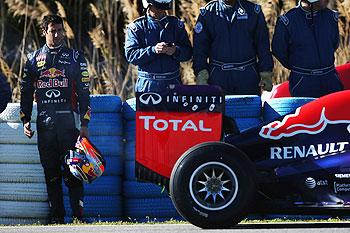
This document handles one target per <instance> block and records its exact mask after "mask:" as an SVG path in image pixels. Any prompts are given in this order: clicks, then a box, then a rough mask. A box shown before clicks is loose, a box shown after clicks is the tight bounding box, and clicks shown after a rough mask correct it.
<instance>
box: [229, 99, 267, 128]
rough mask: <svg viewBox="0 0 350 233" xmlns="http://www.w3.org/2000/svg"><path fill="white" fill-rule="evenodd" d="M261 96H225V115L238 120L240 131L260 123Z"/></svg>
mask: <svg viewBox="0 0 350 233" xmlns="http://www.w3.org/2000/svg"><path fill="white" fill-rule="evenodd" d="M261 106H262V104H261V98H260V96H257V95H227V96H225V115H226V116H227V117H230V118H233V119H235V121H236V124H237V126H238V129H239V131H243V130H246V129H249V128H251V127H254V126H257V125H259V124H260V123H261V122H262V120H261V111H262V110H261Z"/></svg>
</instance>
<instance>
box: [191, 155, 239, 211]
mask: <svg viewBox="0 0 350 233" xmlns="http://www.w3.org/2000/svg"><path fill="white" fill-rule="evenodd" d="M189 189H190V194H191V197H192V199H193V200H194V201H195V202H196V203H197V204H198V205H199V206H200V207H202V208H204V209H207V210H221V209H224V208H226V207H227V206H229V205H230V204H231V203H232V202H233V201H234V200H235V198H236V196H237V192H238V180H237V176H236V174H235V173H234V172H233V170H232V169H231V168H230V167H228V166H227V165H226V164H223V163H220V162H208V163H205V164H202V165H201V166H200V167H198V168H197V169H196V170H195V171H194V172H193V174H192V176H191V178H190V182H189Z"/></svg>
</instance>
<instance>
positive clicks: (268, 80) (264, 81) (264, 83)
mask: <svg viewBox="0 0 350 233" xmlns="http://www.w3.org/2000/svg"><path fill="white" fill-rule="evenodd" d="M272 76H273V73H272V72H260V78H261V81H260V83H259V86H260V87H261V89H263V90H265V91H271V90H272Z"/></svg>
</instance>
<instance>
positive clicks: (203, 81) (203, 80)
mask: <svg viewBox="0 0 350 233" xmlns="http://www.w3.org/2000/svg"><path fill="white" fill-rule="evenodd" d="M208 79H209V72H208V71H207V70H206V69H204V70H201V71H199V73H198V74H197V77H196V83H197V84H198V85H208Z"/></svg>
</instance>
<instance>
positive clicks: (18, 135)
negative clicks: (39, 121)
mask: <svg viewBox="0 0 350 233" xmlns="http://www.w3.org/2000/svg"><path fill="white" fill-rule="evenodd" d="M32 130H34V131H36V124H32ZM0 132H1V133H0V144H15V145H17V144H27V145H35V144H37V143H38V138H37V133H35V134H34V136H33V137H32V138H31V139H29V138H28V137H26V136H25V135H24V134H23V124H22V123H15V122H3V123H0Z"/></svg>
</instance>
